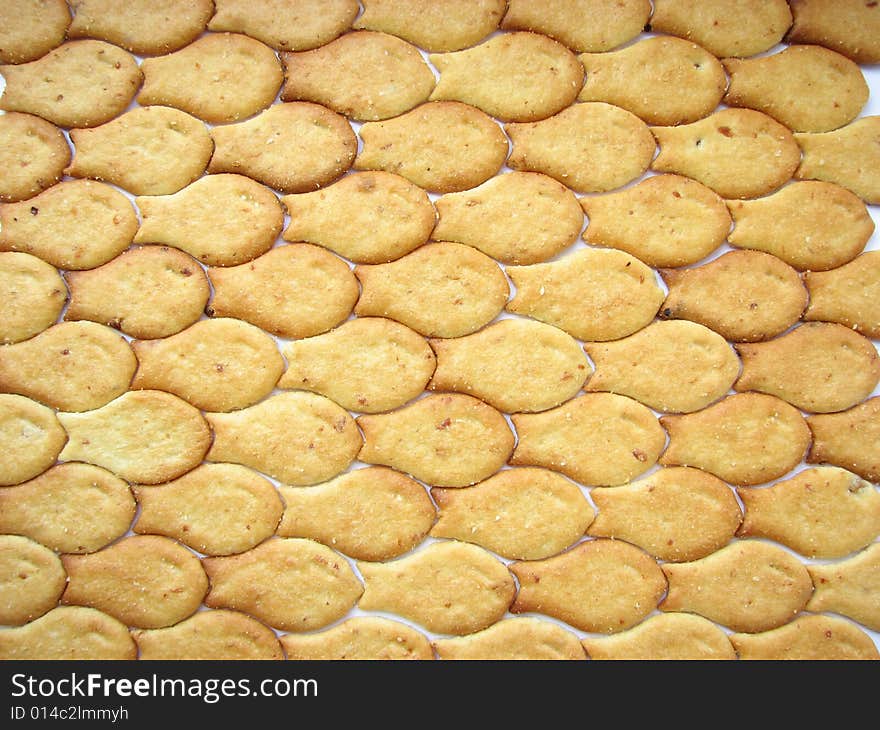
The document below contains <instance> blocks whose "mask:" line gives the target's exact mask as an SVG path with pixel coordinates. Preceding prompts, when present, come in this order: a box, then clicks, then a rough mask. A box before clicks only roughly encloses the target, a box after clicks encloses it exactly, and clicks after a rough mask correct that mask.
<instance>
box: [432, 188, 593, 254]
mask: <svg viewBox="0 0 880 730" xmlns="http://www.w3.org/2000/svg"><path fill="white" fill-rule="evenodd" d="M434 206H435V208H436V209H437V224H436V226H435V227H434V231H433V233H432V234H431V236H432V238H434V239H435V240H437V241H454V242H457V243H464V244H466V245H468V246H473V247H474V248H476V249H479V250H480V251H482V252H483V253H484V254H486V255H487V256H491V257H492V258H494V259H496V260H497V261H500V262H501V263H503V264H519V265H527V264H536V263H540V262H542V261H546V260H548V259H550V258H553V257H554V256H555V255H556V254H558V253H560V252H561V251H562V250H563V249H565V248H567V247H568V246H570V245H571V244H572V243H574V242H575V240H576V239H577V237H578V234H579V233H580V232H581V228H582V227H583V223H584V216H583V212H582V211H581V208H580V205H579V204H578V199H577V198H576V197H575V195H574V193H572V192H571V190H569V189H568V188H566V187H565V186H564V185H562V183H559V182H557V181H556V180H554V179H553V178H551V177H548V176H547V175H542V174H541V173H538V172H509V173H505V174H502V175H496V176H495V177H493V178H490V179H489V180H487V181H486V182H484V183H483V184H482V185H478V186H477V187H475V188H472V189H471V190H464V191H462V192H458V193H448V194H446V195H442V196H440V197H439V198H438V199H437V200H436V201H435V203H434Z"/></svg>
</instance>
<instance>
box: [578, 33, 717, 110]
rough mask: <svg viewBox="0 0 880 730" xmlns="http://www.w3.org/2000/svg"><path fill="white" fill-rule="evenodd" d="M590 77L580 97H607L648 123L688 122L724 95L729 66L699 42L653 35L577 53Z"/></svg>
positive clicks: (579, 99) (581, 98)
mask: <svg viewBox="0 0 880 730" xmlns="http://www.w3.org/2000/svg"><path fill="white" fill-rule="evenodd" d="M578 59H579V60H580V62H581V64H583V67H584V70H585V71H586V81H585V83H584V86H583V88H582V89H581V91H580V93H579V94H578V97H577V98H578V101H604V102H607V103H609V104H615V105H617V106H619V107H623V108H624V109H626V110H628V111H631V112H632V113H633V114H635V115H636V116H637V117H639V118H640V119H642V120H643V121H645V122H647V123H648V124H662V125H673V124H687V123H689V122H695V121H697V120H698V119H702V118H703V117H706V116H708V115H709V114H711V113H712V112H713V111H715V108H716V107H717V106H718V104H719V103H720V102H721V98H722V97H723V96H724V91H725V89H726V88H727V76H726V74H725V73H724V66H722V65H721V62H720V61H719V60H718V59H717V58H715V56H713V55H712V54H711V53H709V52H708V51H707V50H706V49H704V48H702V47H701V46H698V45H697V44H696V43H691V42H689V41H686V40H683V39H681V38H675V37H673V36H654V37H652V38H646V39H645V40H641V41H637V42H636V43H634V44H632V45H629V46H625V47H624V48H622V49H620V50H618V51H611V52H610V53H608V52H605V53H582V54H580V55H579V56H578Z"/></svg>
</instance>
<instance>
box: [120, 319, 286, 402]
mask: <svg viewBox="0 0 880 730" xmlns="http://www.w3.org/2000/svg"><path fill="white" fill-rule="evenodd" d="M132 349H133V350H134V352H135V355H136V356H137V359H138V367H137V372H136V373H135V375H134V378H133V379H132V381H131V388H132V389H133V390H148V389H153V390H164V391H167V392H169V393H173V394H174V395H178V396H180V397H181V398H183V399H184V400H185V401H187V402H189V403H191V404H192V405H194V406H195V407H196V408H199V409H200V410H205V411H233V410H237V409H239V408H245V407H247V406H250V405H253V404H254V403H256V402H257V401H258V400H261V399H262V398H263V397H265V396H267V395H269V393H271V392H272V389H273V388H274V387H275V383H277V382H278V378H280V377H281V373H282V372H284V360H283V359H282V357H281V353H280V352H278V346H277V345H276V343H275V341H274V340H273V339H272V338H271V337H270V336H269V335H267V334H266V333H265V332H263V330H261V329H260V328H259V327H255V326H254V325H252V324H248V323H247V322H242V321H241V320H239V319H231V318H228V317H218V318H217V319H203V320H200V321H198V322H196V323H195V324H193V325H190V326H189V327H187V328H186V329H185V330H183V331H181V332H178V333H177V334H176V335H171V336H169V337H165V338H162V339H155V340H135V341H134V342H132Z"/></svg>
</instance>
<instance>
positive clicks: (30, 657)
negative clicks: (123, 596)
mask: <svg viewBox="0 0 880 730" xmlns="http://www.w3.org/2000/svg"><path fill="white" fill-rule="evenodd" d="M136 658H137V646H136V645H135V643H134V640H133V639H132V638H131V634H129V633H128V627H127V626H126V625H125V624H124V623H122V622H121V621H118V620H116V619H115V618H113V617H112V616H108V615H107V614H105V613H101V612H100V611H98V610H97V609H95V608H86V607H85V606H58V607H57V608H53V609H52V610H51V611H49V612H48V613H46V614H44V615H43V616H40V618H38V619H34V620H33V621H31V622H30V623H28V624H25V625H24V626H20V627H17V628H11V629H7V630H5V631H2V632H0V659H4V660H6V659H8V660H24V661H34V660H36V661H50V660H74V661H82V660H131V659H136Z"/></svg>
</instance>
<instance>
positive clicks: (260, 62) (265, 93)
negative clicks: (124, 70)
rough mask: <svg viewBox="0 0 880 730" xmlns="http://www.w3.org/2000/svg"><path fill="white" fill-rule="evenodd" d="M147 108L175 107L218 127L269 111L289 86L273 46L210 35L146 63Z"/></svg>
mask: <svg viewBox="0 0 880 730" xmlns="http://www.w3.org/2000/svg"><path fill="white" fill-rule="evenodd" d="M141 71H142V72H143V75H144V85H143V87H142V88H141V90H140V91H139V92H138V95H137V100H138V103H139V104H141V106H152V105H160V106H170V107H174V108H176V109H181V110H182V111H185V112H187V113H188V114H192V115H193V116H194V117H198V118H199V119H201V120H203V121H205V122H210V123H212V124H223V123H226V122H235V121H238V120H239V119H244V118H245V117H250V116H253V115H254V114H256V113H257V112H259V111H262V110H263V109H265V108H266V107H268V106H269V105H270V104H271V103H272V102H273V101H275V97H276V96H277V95H278V90H279V89H280V88H281V84H282V82H283V81H284V71H283V69H282V66H281V62H280V61H279V60H278V57H277V56H276V55H275V51H273V50H272V49H271V48H269V46H267V45H266V44H264V43H260V41H258V40H256V39H254V38H251V37H249V36H246V35H242V34H240V33H208V34H206V35H203V36H202V37H200V38H198V39H196V40H195V41H193V42H192V43H190V44H189V45H187V46H185V47H184V48H181V49H180V50H179V51H175V52H174V53H169V54H168V55H164V56H158V57H155V58H146V59H144V61H143V62H142V63H141Z"/></svg>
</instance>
